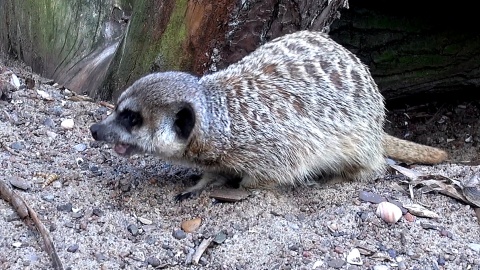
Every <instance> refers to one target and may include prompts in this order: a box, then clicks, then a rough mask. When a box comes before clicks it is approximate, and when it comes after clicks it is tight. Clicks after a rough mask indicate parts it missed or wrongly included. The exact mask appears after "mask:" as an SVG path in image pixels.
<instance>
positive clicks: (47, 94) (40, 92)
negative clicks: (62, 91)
mask: <svg viewBox="0 0 480 270" xmlns="http://www.w3.org/2000/svg"><path fill="white" fill-rule="evenodd" d="M37 94H39V95H40V96H41V97H42V98H43V99H44V100H48V101H52V100H53V98H52V97H51V96H50V94H49V93H47V92H45V91H42V90H37Z"/></svg>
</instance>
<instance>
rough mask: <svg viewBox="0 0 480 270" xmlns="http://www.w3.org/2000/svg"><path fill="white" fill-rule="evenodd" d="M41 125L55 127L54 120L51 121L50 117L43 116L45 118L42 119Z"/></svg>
mask: <svg viewBox="0 0 480 270" xmlns="http://www.w3.org/2000/svg"><path fill="white" fill-rule="evenodd" d="M43 125H44V126H47V127H49V128H53V127H55V122H53V120H52V118H50V117H47V118H45V120H43Z"/></svg>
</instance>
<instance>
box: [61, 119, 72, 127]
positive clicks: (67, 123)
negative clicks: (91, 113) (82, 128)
mask: <svg viewBox="0 0 480 270" xmlns="http://www.w3.org/2000/svg"><path fill="white" fill-rule="evenodd" d="M60 126H61V127H62V128H63V129H72V128H73V127H74V126H75V123H74V122H73V119H65V120H63V121H62V123H60Z"/></svg>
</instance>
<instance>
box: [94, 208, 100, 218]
mask: <svg viewBox="0 0 480 270" xmlns="http://www.w3.org/2000/svg"><path fill="white" fill-rule="evenodd" d="M92 214H93V215H95V216H97V217H101V216H103V211H102V210H101V209H100V208H93V210H92Z"/></svg>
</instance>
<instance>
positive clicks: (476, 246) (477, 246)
mask: <svg viewBox="0 0 480 270" xmlns="http://www.w3.org/2000/svg"><path fill="white" fill-rule="evenodd" d="M468 247H469V248H470V249H471V250H473V251H475V252H477V253H480V244H475V243H470V244H468Z"/></svg>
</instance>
